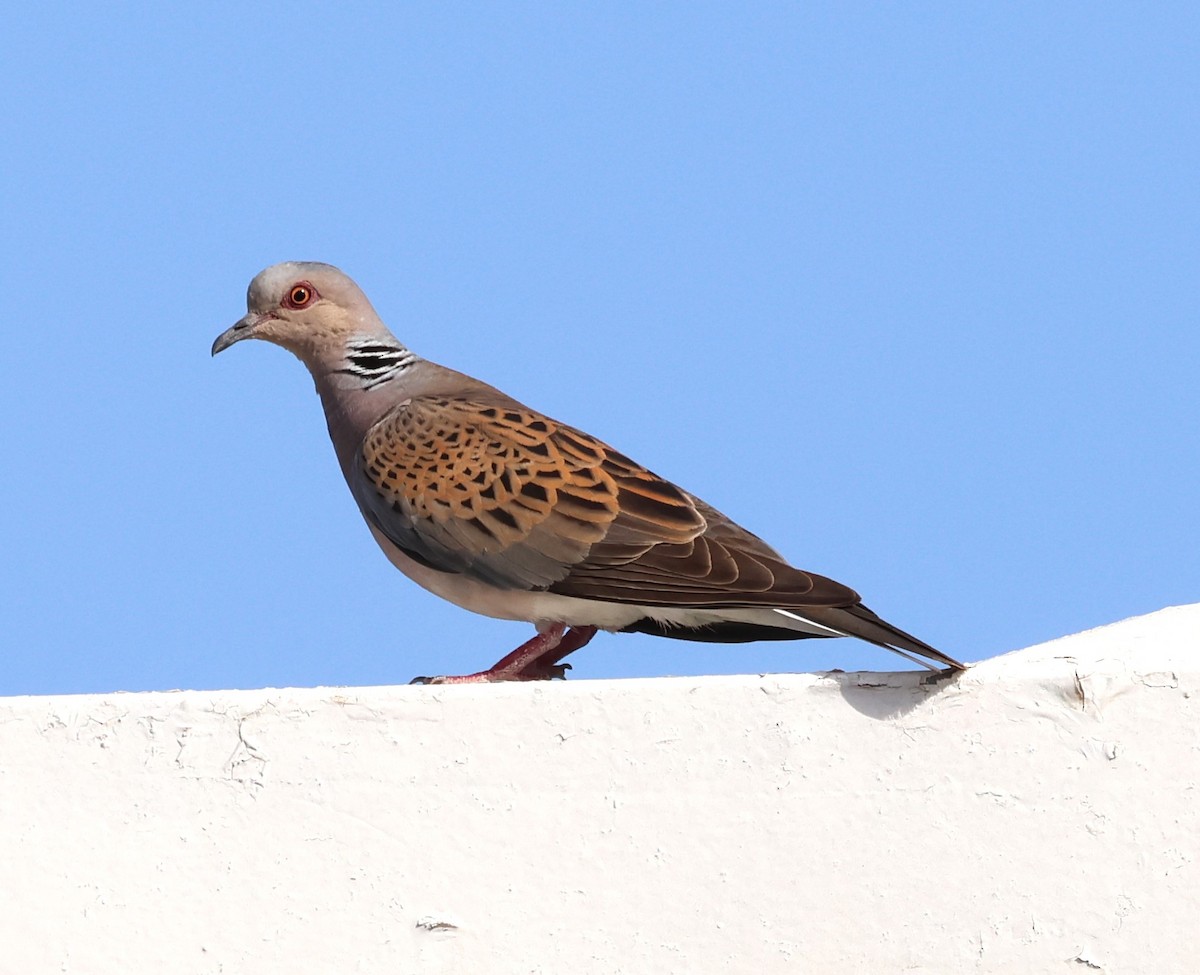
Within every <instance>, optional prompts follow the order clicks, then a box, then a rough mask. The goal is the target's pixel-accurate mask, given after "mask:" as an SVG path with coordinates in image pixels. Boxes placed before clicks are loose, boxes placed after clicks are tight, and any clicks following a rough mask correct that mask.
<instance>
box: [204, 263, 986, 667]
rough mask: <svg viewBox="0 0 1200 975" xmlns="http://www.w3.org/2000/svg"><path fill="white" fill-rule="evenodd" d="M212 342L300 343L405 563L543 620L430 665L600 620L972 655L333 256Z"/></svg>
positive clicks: (510, 663) (474, 606)
mask: <svg viewBox="0 0 1200 975" xmlns="http://www.w3.org/2000/svg"><path fill="white" fill-rule="evenodd" d="M246 306H247V309H248V312H247V314H246V317H245V318H243V319H241V321H239V322H237V324H235V325H234V326H233V327H232V328H230V329H228V330H227V331H225V332H223V333H222V334H221V335H220V336H218V338H217V340H216V341H215V342H214V343H213V347H212V352H213V355H216V354H217V353H218V352H220V351H222V350H223V349H227V348H229V346H231V345H233V344H234V343H235V342H240V341H241V340H242V339H251V338H253V339H265V340H267V341H268V342H274V343H275V344H276V345H281V346H283V347H284V348H285V349H288V350H289V351H291V352H292V353H294V354H295V355H296V356H297V357H298V358H299V359H300V361H301V362H303V363H304V364H305V365H306V366H307V367H308V369H309V372H311V373H312V376H313V379H314V380H315V381H316V385H317V392H318V394H319V395H320V397H321V403H322V405H323V406H324V408H325V418H326V420H327V422H328V424H329V436H330V438H331V439H332V440H333V446H334V449H335V450H336V451H337V456H338V461H339V463H340V464H341V466H342V473H343V474H344V475H345V477H346V482H347V484H349V485H350V493H351V494H353V495H354V500H355V501H357V502H358V507H359V509H360V510H361V511H362V515H363V517H364V518H365V519H366V521H367V525H368V527H369V528H370V529H371V534H372V535H374V536H375V541H376V542H378V543H379V546H380V548H382V549H383V551H384V552H385V553H386V555H387V557H388V558H389V559H390V560H391V562H392V564H393V565H395V566H396V567H397V568H398V569H399V570H400V571H401V572H403V573H404V574H405V575H406V576H408V577H409V578H410V579H412V580H413V581H414V582H416V583H417V584H418V585H421V586H424V587H425V588H426V589H428V590H429V591H430V592H434V593H437V595H439V596H441V597H443V598H444V599H448V600H450V601H451V602H452V603H455V604H457V605H459V606H462V607H463V608H464V609H469V610H473V611H474V612H476V613H482V614H484V615H485V616H493V617H497V618H499V619H510V620H527V621H529V622H531V623H533V624H534V625H535V626H536V627H537V635H536V636H534V637H533V638H532V639H531V640H529V641H528V642H527V643H525V644H523V645H522V646H520V647H518V648H517V649H516V650H514V651H513V652H512V653H510V654H509V655H508V656H506V657H504V658H503V659H502V660H500V661H499V662H498V663H496V664H495V665H494V666H493V667H491V668H490V669H488V670H485V671H481V672H480V673H476V674H468V675H465V676H461V677H433V678H418V679H417V680H418V681H422V682H428V683H465V682H475V681H501V680H544V679H547V678H551V677H562V676H563V675H564V672H565V670H566V665H564V664H563V663H562V660H563V658H564V657H566V656H567V654H569V653H571V652H573V651H575V650H578V649H579V648H580V647H582V646H583V645H584V644H586V643H587V642H588V641H589V640H590V639H591V638H592V637H593V636H594V635H595V633H596V631H597V630H610V631H622V632H630V631H633V632H639V633H651V634H654V635H655V636H665V637H673V638H675V639H679V640H703V641H709V642H719V643H742V642H749V641H752V640H798V639H803V638H805V637H834V636H856V637H859V638H860V639H863V640H867V641H869V642H871V643H875V644H878V645H879V646H882V647H887V648H888V649H889V650H893V651H895V652H896V653H899V654H901V655H902V656H905V657H907V658H909V659H910V660H915V661H916V662H917V663H920V664H922V665H924V666H926V667H928V668H929V669H931V670H937V669H939V668H938V666H935V665H934V664H931V663H928V662H927V661H934V662H935V663H936V664H937V665H941V666H942V667H947V668H950V669H954V670H961V669H962V668H963V665H962V664H960V663H959V662H958V661H957V660H954V659H953V658H952V657H948V656H947V655H946V654H944V653H942V652H941V651H939V650H935V649H934V648H933V647H931V646H929V644H927V643H924V642H922V641H921V640H918V639H917V638H916V637H914V636H911V635H910V634H908V633H905V632H904V631H903V630H900V629H897V628H896V627H894V626H892V625H891V624H890V623H887V622H885V621H884V620H882V619H880V618H879V617H878V616H876V615H875V614H874V613H872V612H871V611H870V610H869V609H867V608H866V607H865V606H863V605H862V603H861V602H860V601H859V597H858V594H857V593H855V592H854V591H853V590H851V589H849V588H847V587H846V586H843V585H841V584H840V583H837V582H834V581H833V580H832V579H826V578H824V577H823V576H819V575H814V574H813V573H811V572H802V571H800V570H799V569H796V568H793V567H792V566H790V565H789V564H788V563H787V561H786V560H785V559H784V558H783V556H782V555H780V554H779V553H778V552H776V551H775V550H774V549H773V548H771V547H770V546H769V545H767V544H766V543H765V542H763V541H762V539H760V538H758V537H757V536H755V535H752V534H750V532H748V531H746V530H745V529H744V528H741V527H740V526H738V525H737V524H735V523H734V522H733V521H731V520H730V519H728V518H726V517H725V516H724V515H723V514H721V513H720V512H719V511H716V510H715V509H713V508H711V507H709V506H708V505H707V504H705V503H704V502H703V501H701V500H700V499H699V498H697V497H694V496H693V495H691V494H689V493H688V492H686V491H684V490H682V489H681V488H679V487H676V486H675V485H674V484H672V483H671V482H670V481H666V480H663V479H662V478H661V477H659V476H658V475H657V474H654V473H652V472H651V471H649V470H647V469H646V468H644V467H642V466H641V465H640V464H638V463H635V462H634V461H632V460H630V459H629V458H628V457H626V456H625V455H624V454H622V453H619V452H618V451H616V450H614V449H613V448H612V447H609V446H608V445H607V444H605V443H602V442H601V441H599V440H597V439H596V438H595V437H592V436H589V435H588V434H586V433H583V432H582V431H580V430H576V429H574V428H573V427H569V426H566V425H565V424H562V423H559V422H558V421H557V420H552V419H550V418H549V417H547V416H543V415H542V414H541V413H538V412H536V411H535V410H531V409H530V408H529V407H527V406H525V405H523V404H521V403H519V402H517V401H516V400H515V399H512V398H511V397H509V396H506V395H505V394H504V393H502V392H500V391H499V390H497V389H494V388H492V387H491V386H488V385H487V384H486V383H482V382H480V381H479V380H477V379H472V378H471V377H470V376H465V375H463V374H462V373H459V372H455V371H454V370H452V369H447V368H445V367H444V366H439V365H436V364H435V363H432V362H429V361H427V360H425V359H422V358H420V357H419V356H417V355H416V354H415V353H413V352H411V351H409V350H408V349H407V348H405V347H404V346H403V345H401V344H400V342H398V341H397V340H396V338H395V337H394V336H393V335H392V333H391V332H389V331H388V329H387V327H386V326H385V325H384V324H383V322H382V321H381V320H380V319H379V316H378V315H377V314H376V313H375V309H374V308H372V307H371V303H370V302H369V301H368V300H367V298H366V295H364V294H363V293H362V291H360V290H359V288H358V286H357V285H356V284H355V283H354V282H353V281H351V280H350V278H348V277H347V276H346V275H345V274H343V273H342V272H341V271H339V270H338V269H337V268H334V267H331V266H329V265H328V264H315V263H285V264H276V265H275V266H274V267H269V268H267V269H266V270H265V271H263V272H262V273H260V274H259V275H258V276H257V277H256V278H255V279H254V280H253V281H252V282H250V289H249V291H248V293H247V295H246Z"/></svg>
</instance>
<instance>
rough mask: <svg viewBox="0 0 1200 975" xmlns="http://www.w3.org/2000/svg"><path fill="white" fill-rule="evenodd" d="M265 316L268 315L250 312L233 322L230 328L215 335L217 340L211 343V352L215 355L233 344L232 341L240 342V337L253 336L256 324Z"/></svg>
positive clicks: (259, 323)
mask: <svg viewBox="0 0 1200 975" xmlns="http://www.w3.org/2000/svg"><path fill="white" fill-rule="evenodd" d="M267 317H268V316H266V315H263V314H259V313H256V312H250V314H248V315H247V316H246V317H245V318H243V319H241V320H240V321H237V322H234V324H233V327H232V328H227V329H225V331H223V332H222V333H221V334H220V335H218V336H217V340H216V341H215V342H213V344H212V354H213V355H216V354H217V353H218V352H224V351H225V350H226V349H228V348H229V347H230V346H231V345H233V343H234V342H240V341H241V340H242V339H252V338H254V333H255V331H257V329H258V326H259V325H261V324H262V322H263V319H264V318H267Z"/></svg>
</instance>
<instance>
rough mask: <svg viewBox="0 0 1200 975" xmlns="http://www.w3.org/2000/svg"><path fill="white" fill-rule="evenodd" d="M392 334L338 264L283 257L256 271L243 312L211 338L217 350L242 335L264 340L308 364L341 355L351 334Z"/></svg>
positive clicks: (213, 351) (214, 353)
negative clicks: (289, 259) (236, 320)
mask: <svg viewBox="0 0 1200 975" xmlns="http://www.w3.org/2000/svg"><path fill="white" fill-rule="evenodd" d="M374 336H380V337H383V336H388V337H390V336H391V333H389V332H388V330H387V328H386V327H385V326H384V324H383V322H381V321H380V320H379V316H378V315H376V314H375V309H374V308H372V307H371V303H370V302H369V301H367V296H366V295H364V294H363V293H362V291H361V290H360V289H359V287H358V285H357V284H355V283H354V282H353V281H351V280H350V278H349V277H347V276H346V275H345V274H343V273H342V272H341V271H339V270H338V269H337V268H336V267H333V266H332V265H329V264H318V263H315V262H310V261H287V262H285V263H283V264H276V265H274V266H273V267H269V268H267V269H266V270H265V271H260V272H259V274H258V275H257V277H255V279H254V280H253V281H251V282H250V288H249V290H248V291H247V292H246V316H245V317H244V318H242V319H241V320H239V321H238V322H236V323H235V324H234V325H233V327H232V328H228V329H226V330H225V331H224V332H222V333H221V334H220V335H218V336H217V340H216V341H215V342H213V346H212V354H213V355H216V354H217V353H218V352H222V351H224V350H225V349H227V348H229V347H230V346H231V345H233V343H234V342H240V341H241V340H242V339H265V340H266V341H268V342H274V343H275V344H276V345H281V346H283V347H284V348H285V349H287V350H288V351H290V352H293V353H295V354H296V355H297V356H299V357H300V359H302V360H303V361H304V362H305V363H306V364H308V365H309V366H310V367H311V366H314V365H318V364H320V363H321V362H322V360H324V359H326V358H331V357H334V356H337V355H339V354H340V353H341V352H342V350H343V349H344V348H345V346H346V344H347V342H349V341H350V340H351V339H353V338H371V337H374Z"/></svg>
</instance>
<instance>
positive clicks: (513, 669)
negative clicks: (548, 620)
mask: <svg viewBox="0 0 1200 975" xmlns="http://www.w3.org/2000/svg"><path fill="white" fill-rule="evenodd" d="M595 635H596V628H595V627H594V626H576V627H572V628H571V629H569V630H568V629H567V628H566V626H565V625H564V624H562V623H555V624H553V625H552V626H550V627H547V628H546V629H545V630H543V631H542V632H540V633H538V634H537V636H535V637H533V639H531V640H527V641H525V642H524V643H522V644H521V645H520V646H519V647H517V649H516V650H514V651H513V652H512V653H510V654H509V655H508V656H506V657H504V658H502V659H501V660H499V661H497V662H496V663H494V664H492V666H491V667H489V668H488V669H487V670H481V671H479V673H477V674H463V675H462V676H457V677H415V678H413V680H412V683H414V684H491V683H494V682H496V681H502V680H551V679H552V678H555V677H558V678H563V677H566V676H567V671H568V670H569V669H570V667H571V665H570V664H564V663H560V662H559V661H561V660H562V659H563V657H565V656H566V655H567V654H569V653H574V652H575V651H576V650H578V649H579V648H580V647H582V646H585V645H586V644H587V642H588V641H589V640H590V639H591V638H592V637H594V636H595Z"/></svg>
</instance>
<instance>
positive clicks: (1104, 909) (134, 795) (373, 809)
mask: <svg viewBox="0 0 1200 975" xmlns="http://www.w3.org/2000/svg"><path fill="white" fill-rule="evenodd" d="M921 681H922V675H921V674H904V675H896V674H833V675H824V674H823V675H808V674H791V675H771V676H765V677H762V676H746V677H732V678H730V677H715V678H680V679H667V680H627V681H591V682H589V681H577V682H570V681H568V682H566V683H554V684H541V685H496V686H486V687H478V686H475V687H471V686H465V687H462V686H460V687H442V688H436V687H380V688H353V689H341V690H338V689H328V688H321V689H316V690H262V691H223V692H214V693H201V692H185V693H161V694H113V695H105V696H96V697H54V698H10V699H4V700H0V972H3V973H5V975H7V973H19V975H29V973H41V972H71V973H93V972H97V973H98V972H122V973H125V972H167V971H169V972H172V973H190V972H204V973H216V972H225V973H250V972H253V973H265V972H286V973H304V972H322V973H325V972H339V973H340V972H384V971H386V972H422V973H425V972H430V973H455V975H460V973H489V975H490V973H509V972H512V973H518V972H519V973H533V972H537V973H556V975H557V973H564V975H568V973H569V975H576V973H592V972H596V973H600V972H603V973H617V972H620V973H630V975H633V973H637V975H643V973H654V972H681V973H707V972H722V973H724V972H733V973H741V972H746V973H760V972H761V973H775V972H804V971H811V972H820V973H841V972H847V973H850V972H853V973H861V972H881V973H882V972H888V973H891V972H910V973H911V972H953V973H959V972H1005V973H1025V972H1056V971H1063V972H1081V973H1082V972H1089V971H1101V972H1156V973H1174V972H1179V973H1182V972H1191V971H1195V970H1197V966H1198V965H1200V962H1197V960H1196V959H1197V949H1198V948H1200V934H1198V931H1200V865H1198V864H1197V856H1198V854H1200V788H1198V783H1200V606H1187V607H1181V608H1177V609H1170V610H1164V611H1163V612H1161V613H1156V614H1154V615H1152V616H1147V617H1142V618H1139V619H1133V620H1127V621H1125V622H1124V623H1120V624H1117V625H1114V626H1110V627H1106V628H1104V629H1100V630H1093V631H1091V632H1088V633H1082V634H1079V635H1077V636H1073V637H1069V638H1067V639H1064V640H1059V641H1056V642H1054V643H1049V644H1045V645H1042V646H1039V647H1034V648H1032V649H1029V650H1025V651H1021V652H1019V653H1013V654H1008V655H1006V656H1004V657H1000V658H996V659H994V660H989V661H985V662H984V663H982V664H980V665H978V666H977V667H975V668H974V669H973V670H971V671H970V672H969V673H967V674H966V675H965V676H963V677H962V678H961V679H959V680H958V681H957V683H953V682H952V683H943V684H941V685H938V686H929V685H925V684H923V683H922V682H921Z"/></svg>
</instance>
